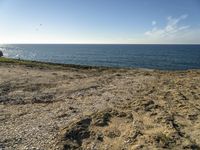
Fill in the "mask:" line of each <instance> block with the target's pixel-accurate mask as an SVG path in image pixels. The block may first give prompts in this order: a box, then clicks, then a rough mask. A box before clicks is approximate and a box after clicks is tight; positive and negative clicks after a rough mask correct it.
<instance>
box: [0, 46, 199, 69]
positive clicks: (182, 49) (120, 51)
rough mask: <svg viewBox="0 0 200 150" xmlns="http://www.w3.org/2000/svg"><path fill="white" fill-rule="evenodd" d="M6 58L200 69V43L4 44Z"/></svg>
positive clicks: (0, 48) (97, 64)
mask: <svg viewBox="0 0 200 150" xmlns="http://www.w3.org/2000/svg"><path fill="white" fill-rule="evenodd" d="M0 50H1V51H3V53H4V56H5V57H9V58H20V59H27V60H37V61H45V62H53V63H64V64H78V65H90V66H108V67H131V68H149V69H162V70H185V69H200V45H124V44H122V45H119V44H117V45H111V44H110V45H106V44H105V45H103V44H102V45H98V44H57V45H56V44H17V45H16V44H15V45H14V44H12V45H0Z"/></svg>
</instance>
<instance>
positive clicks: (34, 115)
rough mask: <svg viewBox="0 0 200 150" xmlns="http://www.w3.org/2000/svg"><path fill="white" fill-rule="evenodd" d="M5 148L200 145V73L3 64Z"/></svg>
mask: <svg viewBox="0 0 200 150" xmlns="http://www.w3.org/2000/svg"><path fill="white" fill-rule="evenodd" d="M0 149H6V150H13V149H16V150H18V149H19V150H23V149H35V150H37V149H38V150H40V149H41V150H46V149H52V150H54V149H58V150H59V149H91V150H95V149H96V150H99V149H102V150H118V149H119V150H126V149H144V150H145V149H200V71H199V70H188V71H155V70H147V69H113V68H110V69H102V68H90V69H89V68H76V67H66V68H64V67H63V68H62V69H61V68H59V69H56V68H49V67H48V68H45V67H34V65H33V66H24V65H15V64H12V63H11V64H7V63H0Z"/></svg>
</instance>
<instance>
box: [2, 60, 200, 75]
mask: <svg viewBox="0 0 200 150" xmlns="http://www.w3.org/2000/svg"><path fill="white" fill-rule="evenodd" d="M0 63H11V64H12V63H13V64H16V65H25V66H29V65H32V66H33V67H37V66H38V67H49V68H51V67H55V68H56V67H57V68H60V69H64V68H65V67H67V68H76V69H115V70H118V69H119V70H120V69H124V70H147V71H148V70H149V71H162V72H182V71H195V70H197V71H198V70H200V68H199V69H183V70H182V69H171V70H170V69H154V68H134V67H109V66H92V65H78V64H64V63H53V62H45V61H35V60H25V59H15V58H7V57H0Z"/></svg>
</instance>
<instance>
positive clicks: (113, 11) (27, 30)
mask: <svg viewBox="0 0 200 150" xmlns="http://www.w3.org/2000/svg"><path fill="white" fill-rule="evenodd" d="M0 43H133V44H134V43H185V44H186V43H200V0H0Z"/></svg>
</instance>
